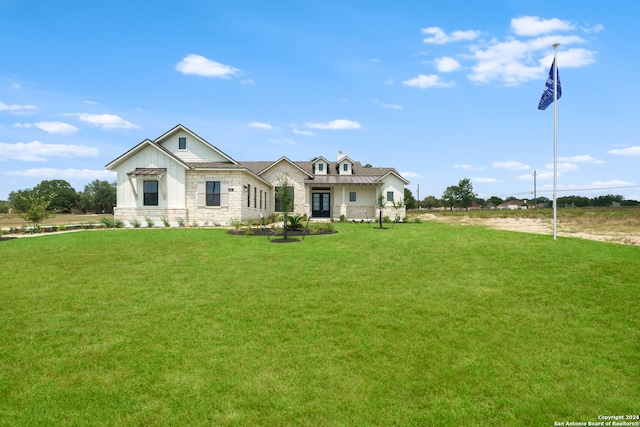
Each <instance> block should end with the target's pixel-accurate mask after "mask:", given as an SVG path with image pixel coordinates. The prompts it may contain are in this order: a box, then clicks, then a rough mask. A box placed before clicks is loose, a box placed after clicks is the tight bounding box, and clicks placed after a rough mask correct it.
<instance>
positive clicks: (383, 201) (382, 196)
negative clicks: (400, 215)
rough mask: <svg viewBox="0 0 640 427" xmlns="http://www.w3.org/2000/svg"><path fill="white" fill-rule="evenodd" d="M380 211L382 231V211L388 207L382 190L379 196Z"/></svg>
mask: <svg viewBox="0 0 640 427" xmlns="http://www.w3.org/2000/svg"><path fill="white" fill-rule="evenodd" d="M377 202H378V210H379V212H380V213H379V215H378V217H379V222H380V229H382V209H384V207H385V206H386V205H387V202H386V200H385V199H384V194H382V190H380V194H378V200H377Z"/></svg>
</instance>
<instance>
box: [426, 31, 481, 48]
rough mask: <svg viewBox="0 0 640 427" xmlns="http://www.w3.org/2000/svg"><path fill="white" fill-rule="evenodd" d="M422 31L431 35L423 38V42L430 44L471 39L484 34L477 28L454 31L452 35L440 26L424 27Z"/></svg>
mask: <svg viewBox="0 0 640 427" xmlns="http://www.w3.org/2000/svg"><path fill="white" fill-rule="evenodd" d="M421 31H422V32H423V33H424V34H428V35H430V36H431V37H427V38H425V39H422V41H423V42H425V43H430V44H446V43H451V42H457V41H463V40H466V41H471V40H474V39H476V38H478V37H480V35H482V32H480V31H476V30H467V31H454V32H452V33H451V34H450V35H447V33H445V32H444V30H443V29H442V28H440V27H428V28H423V29H422V30H421Z"/></svg>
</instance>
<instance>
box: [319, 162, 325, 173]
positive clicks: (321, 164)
mask: <svg viewBox="0 0 640 427" xmlns="http://www.w3.org/2000/svg"><path fill="white" fill-rule="evenodd" d="M323 170H324V163H318V172H322V171H323Z"/></svg>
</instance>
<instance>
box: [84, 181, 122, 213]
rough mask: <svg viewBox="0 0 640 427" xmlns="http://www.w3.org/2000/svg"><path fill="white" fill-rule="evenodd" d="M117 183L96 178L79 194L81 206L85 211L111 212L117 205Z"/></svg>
mask: <svg viewBox="0 0 640 427" xmlns="http://www.w3.org/2000/svg"><path fill="white" fill-rule="evenodd" d="M116 197H117V190H116V183H115V182H112V183H110V182H109V181H100V180H97V179H96V180H95V181H92V182H91V183H89V184H87V185H85V186H84V191H83V192H82V193H80V194H79V206H80V208H81V209H82V210H83V211H85V212H86V211H91V212H96V213H111V212H113V207H114V206H115V205H116Z"/></svg>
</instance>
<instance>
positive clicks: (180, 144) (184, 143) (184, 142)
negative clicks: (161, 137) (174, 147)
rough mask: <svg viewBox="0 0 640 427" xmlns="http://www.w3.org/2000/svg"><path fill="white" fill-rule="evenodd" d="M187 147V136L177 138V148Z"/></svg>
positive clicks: (184, 148)
mask: <svg viewBox="0 0 640 427" xmlns="http://www.w3.org/2000/svg"><path fill="white" fill-rule="evenodd" d="M186 149H187V138H186V137H184V136H181V137H179V138H178V150H186Z"/></svg>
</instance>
